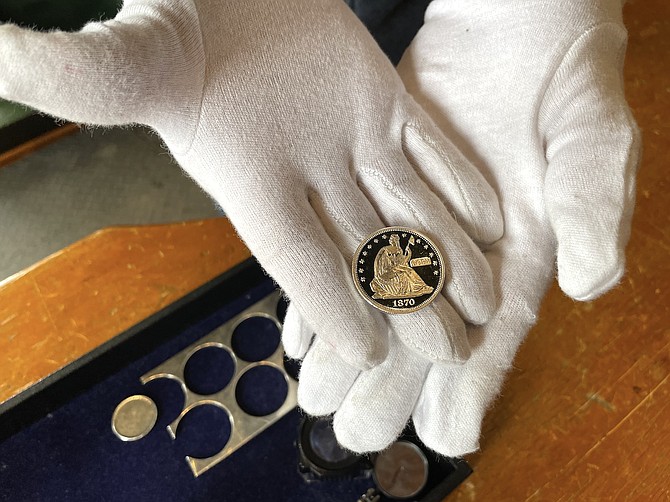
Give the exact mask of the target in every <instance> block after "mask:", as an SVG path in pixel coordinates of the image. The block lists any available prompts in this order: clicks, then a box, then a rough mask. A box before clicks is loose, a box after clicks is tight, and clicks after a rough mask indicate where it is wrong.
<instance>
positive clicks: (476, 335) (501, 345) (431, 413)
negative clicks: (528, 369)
mask: <svg viewBox="0 0 670 502" xmlns="http://www.w3.org/2000/svg"><path fill="white" fill-rule="evenodd" d="M543 241H545V239H544V238H543V237H535V240H532V239H531V240H530V241H526V242H524V243H517V244H516V247H515V245H514V244H513V241H512V240H510V239H509V238H508V237H507V236H506V237H504V238H503V239H502V240H501V241H499V242H497V243H496V244H495V245H494V248H493V249H492V250H491V251H489V252H487V258H488V259H489V261H490V263H491V267H492V269H493V271H494V275H495V278H496V281H497V282H499V283H500V284H501V288H502V292H501V296H502V302H501V304H500V306H499V308H498V310H497V311H496V314H495V316H494V317H493V318H492V319H491V320H490V321H489V322H488V323H486V324H485V325H483V326H471V327H469V328H468V339H469V340H470V343H471V346H472V354H471V356H470V358H469V359H468V361H467V362H466V363H465V364H463V365H462V366H459V367H458V368H455V367H448V366H445V365H437V364H434V365H433V366H431V368H430V371H429V372H428V375H427V376H426V380H425V383H424V386H423V389H422V390H421V395H420V396H419V399H418V400H417V402H416V406H415V408H414V410H413V412H412V417H413V420H414V426H415V429H416V432H417V434H418V435H419V437H420V438H421V440H422V441H423V442H424V443H425V444H426V446H428V447H429V448H431V449H432V450H435V451H437V452H438V453H440V454H442V455H446V456H450V457H458V456H462V455H465V454H466V453H470V452H473V451H475V450H477V449H478V447H479V436H480V432H481V422H482V419H483V418H484V415H485V414H486V411H487V410H488V408H489V406H490V405H491V402H492V401H493V400H494V399H495V398H496V396H497V395H498V393H499V392H500V388H501V387H502V385H503V382H504V378H505V376H506V374H507V372H508V371H509V368H510V367H511V366H512V361H513V359H514V357H515V354H516V352H517V350H518V348H519V345H520V344H521V342H522V340H523V339H524V338H525V337H526V334H527V333H528V330H529V329H530V328H531V327H532V326H533V325H534V324H535V322H536V321H537V311H538V309H539V308H540V301H541V299H542V296H543V294H544V291H545V290H546V288H547V285H548V284H549V282H550V281H551V279H552V276H553V267H552V264H551V257H552V256H553V248H552V247H551V246H549V245H546V244H543ZM528 249H532V250H534V251H535V252H536V254H535V255H534V258H535V259H534V260H530V261H529V260H528V258H527V253H528V251H527V250H528Z"/></svg>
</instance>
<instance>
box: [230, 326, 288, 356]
mask: <svg viewBox="0 0 670 502" xmlns="http://www.w3.org/2000/svg"><path fill="white" fill-rule="evenodd" d="M279 340H280V332H279V328H278V327H277V324H276V323H275V322H274V320H272V319H269V318H267V317H263V316H253V317H249V318H248V319H245V320H244V321H242V322H241V323H240V324H238V325H237V327H236V328H235V330H234V331H233V336H232V339H231V345H232V346H233V351H234V352H235V354H236V355H237V356H238V357H239V358H241V359H244V360H245V361H261V360H263V359H267V358H268V357H270V356H271V355H272V354H273V353H274V351H275V350H277V347H278V346H279Z"/></svg>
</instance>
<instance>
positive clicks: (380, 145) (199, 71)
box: [0, 0, 502, 368]
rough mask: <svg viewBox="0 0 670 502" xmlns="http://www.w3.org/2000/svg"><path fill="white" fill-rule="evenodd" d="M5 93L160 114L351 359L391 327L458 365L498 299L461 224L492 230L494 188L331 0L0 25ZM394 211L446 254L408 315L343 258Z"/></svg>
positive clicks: (79, 110) (187, 7) (56, 104)
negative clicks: (363, 290)
mask: <svg viewBox="0 0 670 502" xmlns="http://www.w3.org/2000/svg"><path fill="white" fill-rule="evenodd" d="M0 97H3V98H6V99H9V100H14V101H18V102H21V103H24V104H27V105H29V106H32V107H34V108H37V109H38V110H41V111H43V112H46V113H48V114H51V115H55V116H57V117H62V118H65V119H68V120H72V121H75V122H83V123H87V124H98V125H116V124H128V123H141V124H146V125H149V126H150V127H152V128H153V129H155V130H156V131H157V132H158V134H160V136H161V137H162V138H163V140H164V141H165V144H166V145H167V147H168V148H169V149H170V152H171V153H172V155H173V156H174V158H175V159H176V160H177V162H178V163H179V164H180V165H181V166H182V167H183V168H184V169H185V170H186V171H187V172H188V173H189V174H190V175H191V176H192V177H193V178H194V179H195V180H196V181H197V182H198V183H199V184H200V185H201V186H202V187H203V189H204V190H206V191H207V192H208V193H209V194H210V195H211V196H212V197H213V198H214V199H215V200H216V201H217V202H218V203H219V204H220V205H221V206H222V208H223V209H224V210H225V212H226V214H227V215H228V217H229V218H230V219H231V221H232V222H233V224H234V225H235V227H236V229H237V230H238V232H239V234H240V236H241V237H242V238H243V239H244V241H245V242H246V244H247V245H248V247H249V248H250V250H251V251H252V252H253V253H254V255H255V256H256V257H257V258H258V260H259V262H260V263H261V265H263V266H264V267H265V269H266V270H267V271H268V272H269V273H270V274H271V275H272V276H273V277H274V278H275V279H276V280H277V282H278V283H279V284H280V285H281V286H282V288H283V289H284V290H285V291H286V293H287V294H288V296H289V297H290V298H291V300H292V301H293V304H294V305H295V306H296V308H298V309H299V311H300V312H301V313H302V315H304V318H305V319H306V321H307V322H309V324H310V325H311V326H313V327H314V329H316V330H318V331H319V333H321V336H322V337H323V340H324V341H326V342H327V344H328V346H329V347H331V348H333V350H335V351H336V352H337V353H338V354H339V355H340V356H341V357H342V358H343V359H344V360H346V361H347V362H348V363H349V364H351V365H352V366H354V367H356V368H369V367H371V366H373V365H374V364H377V363H379V362H380V361H382V360H383V359H384V357H385V356H386V354H387V351H388V332H389V326H391V327H392V328H393V330H394V332H395V333H396V334H397V336H399V337H401V338H402V339H403V340H405V341H406V342H407V343H408V344H409V345H410V346H412V347H413V348H414V349H416V350H417V351H418V352H419V353H421V354H423V355H424V356H425V357H429V358H431V359H433V360H437V361H443V362H451V363H462V362H463V361H465V360H466V359H467V357H468V356H469V352H470V348H469V345H468V343H467V339H466V337H465V326H464V323H463V319H465V320H467V321H469V322H476V323H481V322H484V321H486V320H487V319H488V318H489V316H490V315H491V314H492V312H493V311H494V308H495V298H494V292H493V288H492V282H491V271H490V268H489V266H488V264H487V263H486V260H485V259H484V258H483V255H482V254H481V253H480V251H479V250H478V248H477V247H476V246H475V245H474V243H473V242H472V240H471V237H472V238H474V239H476V240H477V241H479V242H484V243H486V242H492V241H494V240H496V239H497V238H499V237H500V235H501V233H502V220H501V216H500V213H499V208H498V203H497V199H496V197H495V195H494V192H493V190H492V189H491V187H490V186H489V185H488V184H487V183H486V182H485V181H484V179H483V177H482V176H481V175H480V174H479V173H478V171H477V170H476V169H474V168H473V166H472V165H471V164H469V163H468V162H467V161H466V160H465V159H464V158H463V156H462V155H460V154H459V153H458V151H457V150H456V149H455V148H454V146H453V145H452V144H451V143H450V142H449V141H447V140H446V138H445V137H444V136H443V135H442V134H441V132H440V131H439V130H438V129H437V128H436V127H435V126H434V124H433V123H432V122H431V121H430V120H429V119H428V118H427V117H426V116H425V114H424V113H423V112H422V111H421V110H420V109H419V108H418V106H417V105H416V103H415V102H414V101H413V100H412V99H411V97H410V96H409V95H408V94H407V93H406V91H405V89H404V87H403V85H402V82H401V81H400V79H399V78H398V76H397V74H396V72H395V70H394V69H393V67H392V66H391V64H390V63H389V61H388V60H387V59H386V58H385V56H384V55H383V54H382V52H381V51H380V49H379V48H378V47H377V45H376V44H375V42H374V41H373V39H372V38H371V37H370V36H369V34H368V33H367V31H366V30H365V28H364V27H363V26H362V25H361V24H360V22H359V21H358V20H357V19H356V18H355V16H354V15H353V13H351V11H350V10H349V9H348V8H347V6H346V5H345V4H344V3H343V2H341V1H340V0H296V1H292V2H283V1H279V0H249V1H244V2H239V1H232V0H231V1H225V2H224V1H218V0H180V1H177V0H172V1H170V0H127V1H126V2H125V3H124V5H123V8H122V10H121V11H120V12H119V13H118V15H117V16H116V18H115V19H113V20H110V21H107V22H103V23H91V24H89V25H87V26H86V27H84V28H83V29H82V30H81V31H80V32H78V33H63V32H54V33H36V32H32V31H30V30H25V29H21V28H19V27H16V26H13V25H4V26H0ZM452 215H453V217H452ZM456 220H457V221H458V224H457V223H456ZM399 223H403V224H411V226H412V227H415V228H417V229H418V230H420V231H424V232H426V233H427V234H428V235H430V236H431V237H432V238H433V239H434V240H435V241H436V242H437V243H438V244H439V245H440V246H441V248H442V251H443V252H444V253H445V254H446V255H447V256H448V257H449V259H450V261H449V263H448V267H447V268H448V270H447V276H448V277H447V279H448V286H447V287H446V288H445V291H444V296H441V297H439V298H438V299H437V301H436V302H435V303H434V304H433V305H431V307H430V308H428V309H425V310H424V311H422V313H421V314H420V315H418V316H414V317H413V318H412V322H411V323H409V324H408V322H407V320H406V319H394V320H393V321H392V322H388V321H387V320H386V319H385V318H384V317H383V316H382V315H380V314H379V313H377V312H376V311H374V309H373V308H371V307H370V306H369V305H368V304H367V303H365V301H364V300H363V299H362V298H360V297H359V296H358V293H357V292H356V291H355V289H354V284H353V281H352V278H351V272H350V260H351V257H352V254H353V250H354V249H355V247H356V246H357V245H358V243H359V242H360V241H361V240H363V239H364V238H365V237H366V235H368V234H369V233H371V232H372V231H374V230H377V229H379V228H381V227H383V226H385V225H397V224H399ZM459 225H462V226H463V227H462V228H461V226H459ZM463 229H465V230H463ZM466 232H467V233H466ZM468 234H469V235H468Z"/></svg>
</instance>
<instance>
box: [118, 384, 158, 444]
mask: <svg viewBox="0 0 670 502" xmlns="http://www.w3.org/2000/svg"><path fill="white" fill-rule="evenodd" d="M157 418H158V408H156V404H155V403H154V402H153V401H152V400H151V399H149V398H148V397H147V396H143V395H141V394H138V395H135V396H130V397H127V398H126V399H124V400H123V401H121V402H120V403H119V404H118V406H117V407H116V409H115V410H114V414H113V415H112V431H113V432H114V434H116V436H117V437H118V438H119V439H121V440H123V441H137V440H138V439H142V438H143V437H144V436H146V435H147V434H149V432H150V431H151V429H153V427H154V425H155V424H156V419H157Z"/></svg>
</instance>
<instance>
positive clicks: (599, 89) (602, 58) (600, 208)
mask: <svg viewBox="0 0 670 502" xmlns="http://www.w3.org/2000/svg"><path fill="white" fill-rule="evenodd" d="M625 44H626V33H625V30H624V28H623V27H621V26H616V25H613V24H605V25H601V26H599V27H597V28H595V29H593V30H591V31H590V32H588V33H587V34H586V35H584V36H583V37H581V38H580V39H579V41H578V42H577V43H576V44H575V45H574V46H573V47H572V48H571V49H570V51H569V52H568V54H567V55H566V57H565V59H564V61H563V63H562V65H561V67H560V68H559V70H558V71H557V73H556V75H555V76H554V78H553V80H552V83H551V85H550V86H549V88H548V90H547V94H546V97H545V103H544V105H543V109H542V114H541V126H542V128H543V129H544V130H545V136H546V143H547V151H546V156H547V160H548V170H547V175H546V177H545V185H544V186H545V202H546V208H547V213H548V215H549V219H550V221H551V225H552V227H553V230H554V233H555V235H556V239H557V242H558V251H557V260H558V280H559V284H560V286H561V288H562V289H563V291H564V292H565V293H566V294H568V295H569V296H571V297H573V298H575V299H577V300H590V299H593V298H595V297H597V296H598V295H600V294H602V293H604V292H605V291H607V290H608V289H610V288H611V287H612V286H613V285H615V284H616V283H617V282H618V281H619V279H620V278H621V276H622V274H623V272H624V264H625V246H626V243H627V242H628V238H629V236H630V225H631V219H632V213H633V206H634V203H635V174H636V170H637V165H638V162H639V157H640V144H641V142H640V133H639V130H638V128H637V126H636V124H635V121H634V119H633V117H632V114H631V112H630V109H629V108H628V105H627V104H626V101H625V96H624V92H623V87H622V79H621V73H622V65H623V54H624V50H625Z"/></svg>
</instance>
